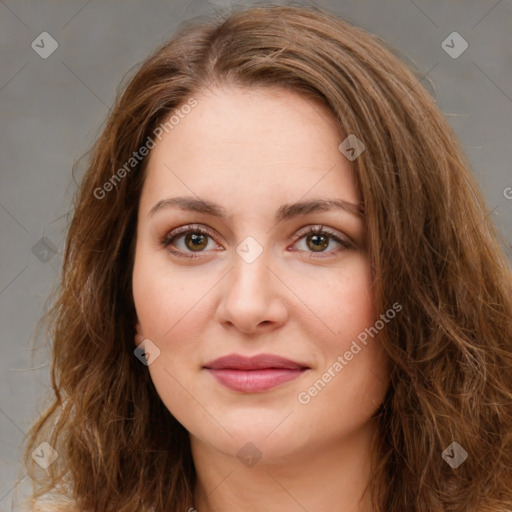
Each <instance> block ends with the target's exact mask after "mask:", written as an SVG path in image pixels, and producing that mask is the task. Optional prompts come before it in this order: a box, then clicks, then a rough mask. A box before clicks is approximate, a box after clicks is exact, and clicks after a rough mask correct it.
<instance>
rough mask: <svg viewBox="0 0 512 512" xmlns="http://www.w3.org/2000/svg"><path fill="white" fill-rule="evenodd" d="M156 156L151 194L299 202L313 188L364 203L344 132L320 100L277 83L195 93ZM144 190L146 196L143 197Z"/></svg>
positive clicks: (149, 184)
mask: <svg viewBox="0 0 512 512" xmlns="http://www.w3.org/2000/svg"><path fill="white" fill-rule="evenodd" d="M194 98H195V99H196V101H197V104H196V106H195V107H194V108H192V109H191V110H190V112H189V113H187V114H186V115H182V116H180V120H179V122H178V123H177V124H175V125H173V128H172V130H170V131H169V132H168V133H164V134H163V137H162V140H161V141H158V142H157V145H156V147H155V148H154V149H153V150H152V151H151V153H150V155H149V162H148V166H147V179H146V183H145V189H146V190H145V192H144V193H145V194H146V195H148V194H150V195H151V196H152V198H153V199H155V198H156V197H157V196H161V195H162V194H164V193H168V194H171V193H172V194H173V195H177V194H176V192H177V189H179V193H181V192H187V193H188V195H189V194H190V192H193V193H194V194H197V195H199V196H201V195H202V194H205V193H206V192H209V193H208V195H211V193H212V191H214V192H215V193H216V194H218V195H221V196H222V195H223V194H226V196H229V195H233V194H238V195H239V197H244V198H245V199H247V200H251V199H254V198H256V197H259V196H261V195H263V196H265V199H268V198H271V197H274V196H279V197H280V198H286V199H289V200H297V199H299V197H301V196H304V195H305V194H308V193H309V191H311V192H312V193H314V194H316V195H318V194H324V193H325V194H329V195H330V196H332V195H333V193H335V192H339V194H336V195H338V196H339V197H342V198H343V199H345V200H348V201H352V202H357V201H358V195H357V192H356V189H355V184H354V177H353V173H352V169H351V166H350V162H348V161H347V160H346V159H345V157H344V156H343V155H342V154H341V153H340V151H339V149H338V146H339V144H340V142H341V141H342V140H343V139H344V134H343V132H342V130H341V127H340V126H339V123H338V121H337V119H336V117H335V116H334V114H333V113H332V112H331V111H330V110H329V109H328V108H327V107H326V106H325V105H323V104H322V103H321V102H320V101H314V100H312V99H310V98H308V97H305V96H304V95H301V94H298V93H295V92H292V91H288V90H284V89H269V88H255V89H251V88H244V89H241V88H234V87H223V88H215V89H211V90H207V91H205V92H203V93H201V94H199V95H197V96H194ZM143 195H144V194H143Z"/></svg>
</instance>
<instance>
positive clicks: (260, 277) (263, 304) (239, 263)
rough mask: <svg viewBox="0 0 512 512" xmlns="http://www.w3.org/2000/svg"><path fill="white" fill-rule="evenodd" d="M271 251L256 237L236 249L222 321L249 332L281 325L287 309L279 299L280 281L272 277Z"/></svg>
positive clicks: (228, 280)
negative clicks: (270, 325)
mask: <svg viewBox="0 0 512 512" xmlns="http://www.w3.org/2000/svg"><path fill="white" fill-rule="evenodd" d="M269 255H270V251H267V250H264V248H263V246H262V245H261V244H260V243H259V242H257V241H256V239H255V238H253V237H247V238H246V239H244V240H242V242H241V243H240V244H239V245H238V246H237V247H236V253H234V255H233V267H232V269H231V272H230V273H229V276H228V277H227V281H226V283H225V287H224V292H223V297H222V300H221V302H220V304H219V311H218V314H219V320H220V321H221V322H226V321H227V322H229V323H231V324H234V325H236V326H237V327H238V328H239V329H240V330H243V331H246V332H249V331H251V330H253V329H255V328H256V327H257V326H258V325H260V324H263V323H265V324H266V323H268V322H270V323H273V324H276V323H278V324H279V323H281V322H282V321H284V319H285V317H286V307H285V305H284V303H283V302H282V301H281V300H280V298H279V297H280V294H281V292H282V290H280V289H279V279H276V277H275V276H274V275H273V272H272V270H271V266H272V264H271V262H270V261H269Z"/></svg>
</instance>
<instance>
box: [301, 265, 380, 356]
mask: <svg viewBox="0 0 512 512" xmlns="http://www.w3.org/2000/svg"><path fill="white" fill-rule="evenodd" d="M310 297H311V298H310V300H313V301H314V303H315V304H316V306H317V308H318V309H319V316H320V318H322V320H324V322H325V324H326V325H327V326H328V327H329V329H330V331H331V333H332V334H333V343H334V345H336V346H337V347H338V348H340V344H343V342H344V341H347V340H351V339H352V338H354V337H357V335H358V334H359V333H360V332H361V331H363V330H364V329H365V328H366V327H369V326H371V325H373V323H374V322H375V319H376V309H375V305H374V294H373V288H372V276H371V272H370V268H369V265H368V263H367V261H366V258H357V259H356V258H355V259H354V260H353V261H352V262H351V265H350V266H349V267H347V268H346V269H343V271H342V272H340V274H337V275H335V276H334V277H333V279H330V280H329V282H328V283H324V286H323V291H322V290H318V291H317V293H316V294H315V295H311V294H310Z"/></svg>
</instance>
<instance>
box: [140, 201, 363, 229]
mask: <svg viewBox="0 0 512 512" xmlns="http://www.w3.org/2000/svg"><path fill="white" fill-rule="evenodd" d="M164 208H178V209H180V210H185V211H193V212H198V213H204V214H206V215H211V216H213V217H218V218H219V219H222V220H225V219H226V218H227V212H226V210H225V209H224V208H223V207H222V206H220V205H218V204H216V203H213V202H211V201H207V200H205V199H198V198H195V197H187V196H181V197H170V198H167V199H162V200H160V201H158V202H157V203H156V204H155V205H154V206H153V208H151V210H150V211H149V213H148V217H152V216H153V215H154V214H155V213H156V212H157V211H159V210H162V209H164ZM332 210H341V211H344V212H346V213H349V214H351V215H354V216H355V217H358V218H364V209H363V207H362V205H360V204H359V205H357V204H353V203H349V202H348V201H344V200H342V199H313V200H310V201H299V202H297V203H291V204H283V205H281V206H280V207H279V209H278V210H277V211H276V214H275V216H274V222H276V223H277V222H281V221H283V220H289V219H292V218H294V217H298V216H300V215H306V214H308V213H315V212H321V211H332Z"/></svg>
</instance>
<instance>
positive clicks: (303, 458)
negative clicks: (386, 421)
mask: <svg viewBox="0 0 512 512" xmlns="http://www.w3.org/2000/svg"><path fill="white" fill-rule="evenodd" d="M376 433H377V429H376V424H375V422H373V421H371V422H369V423H367V424H366V425H365V426H363V427H362V428H361V429H359V430H357V431H355V432H352V433H351V434H350V435H348V436H345V437H343V438H341V439H339V440H338V441H337V442H335V443H333V442H332V441H331V442H330V443H329V444H327V443H326V444H324V445H315V446H308V447H307V448H304V447H302V448H300V449H298V450H295V451H293V452H290V453H289V454H287V455H286V456H285V457H280V458H274V459H271V458H270V457H266V456H265V453H264V452H265V449H262V452H263V456H262V458H261V459H260V460H259V461H258V462H257V464H256V465H254V466H252V467H246V466H244V464H242V463H241V462H240V460H239V459H238V458H237V457H236V454H235V456H231V455H227V454H225V453H222V452H220V451H218V450H216V449H215V448H212V447H211V446H210V445H206V444H204V443H203V442H202V441H201V440H199V439H198V438H196V437H194V436H192V435H191V437H190V441H191V449H192V454H193V458H194V465H195V468H196V472H197V484H196V488H195V491H194V503H195V509H197V511H198V512H220V511H222V512H235V511H236V512H239V511H240V510H244V511H246V512H257V511H258V512H259V511H261V510H265V511H268V512H278V511H279V512H298V511H304V510H308V511H312V510H323V509H324V510H343V511H344V512H373V508H372V507H371V505H370V499H369V494H368V492H365V490H366V488H367V485H368V484H369V482H370V479H371V461H372V453H371V444H372V441H373V439H374V437H375V435H376Z"/></svg>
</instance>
